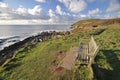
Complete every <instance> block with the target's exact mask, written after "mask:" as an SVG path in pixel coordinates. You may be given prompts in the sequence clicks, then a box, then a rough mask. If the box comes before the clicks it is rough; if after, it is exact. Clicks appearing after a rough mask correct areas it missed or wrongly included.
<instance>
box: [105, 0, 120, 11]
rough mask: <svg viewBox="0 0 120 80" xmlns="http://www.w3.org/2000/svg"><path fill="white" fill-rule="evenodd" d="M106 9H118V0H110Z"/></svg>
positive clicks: (119, 8)
mask: <svg viewBox="0 0 120 80" xmlns="http://www.w3.org/2000/svg"><path fill="white" fill-rule="evenodd" d="M106 11H107V12H112V11H120V1H119V0H110V5H109V7H108V8H107V10H106Z"/></svg>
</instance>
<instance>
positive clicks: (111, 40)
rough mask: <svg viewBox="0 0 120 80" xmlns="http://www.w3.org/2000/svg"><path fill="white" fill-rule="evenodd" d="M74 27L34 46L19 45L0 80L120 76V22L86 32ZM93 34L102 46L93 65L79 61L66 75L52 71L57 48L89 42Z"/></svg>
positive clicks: (1, 69) (93, 79) (0, 71)
mask: <svg viewBox="0 0 120 80" xmlns="http://www.w3.org/2000/svg"><path fill="white" fill-rule="evenodd" d="M75 30H78V29H75ZM75 30H74V31H73V34H71V35H68V36H64V37H62V38H56V39H49V40H47V41H44V42H42V43H39V44H37V45H36V46H34V48H32V49H29V48H27V47H29V46H26V47H25V48H22V49H20V50H19V51H18V52H17V53H16V54H15V55H14V57H13V58H12V59H9V60H7V61H6V63H5V64H4V65H2V66H1V67H0V80H70V79H73V80H119V79H120V67H119V66H120V25H119V24H111V25H105V26H100V27H99V28H96V29H95V30H92V29H90V31H85V32H84V31H81V32H79V31H75ZM74 32H76V33H74ZM91 35H94V38H95V40H96V42H97V44H98V45H99V47H100V49H99V52H98V54H97V56H96V58H95V62H94V64H93V65H92V67H87V66H80V65H79V64H80V62H78V63H77V65H76V66H75V68H74V69H73V70H72V71H68V70H65V74H64V75H61V74H59V75H54V74H52V73H51V72H50V70H49V67H50V66H51V63H52V61H53V60H54V59H55V57H56V54H57V53H58V52H60V51H64V52H67V51H69V50H70V48H71V47H72V46H79V44H80V43H81V42H83V43H86V42H87V41H88V40H89V39H90V36H91ZM92 70H93V71H92Z"/></svg>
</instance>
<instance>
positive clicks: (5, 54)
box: [0, 31, 70, 66]
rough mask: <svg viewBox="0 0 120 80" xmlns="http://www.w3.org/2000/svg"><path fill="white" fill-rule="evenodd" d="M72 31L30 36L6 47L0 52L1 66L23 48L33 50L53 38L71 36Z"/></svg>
mask: <svg viewBox="0 0 120 80" xmlns="http://www.w3.org/2000/svg"><path fill="white" fill-rule="evenodd" d="M69 34H70V31H64V32H56V31H49V32H41V33H39V34H37V35H35V36H30V37H28V38H26V39H24V40H22V41H19V42H17V43H14V44H12V45H10V46H8V47H5V48H4V49H3V50H1V51H0V66H1V65H3V64H4V63H5V62H6V60H7V59H10V58H12V57H13V56H14V54H15V53H16V52H17V51H18V50H19V49H21V48H23V47H28V46H29V47H30V48H33V47H34V46H35V45H36V44H38V43H40V42H43V41H46V40H48V39H51V38H58V37H61V36H65V35H69Z"/></svg>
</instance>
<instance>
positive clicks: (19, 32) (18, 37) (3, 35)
mask: <svg viewBox="0 0 120 80" xmlns="http://www.w3.org/2000/svg"><path fill="white" fill-rule="evenodd" d="M70 29H71V26H70V25H10V26H9V25H7V26H6V25H0V50H2V49H4V48H5V47H8V46H10V45H12V44H14V43H17V42H19V41H22V40H24V39H25V38H27V37H30V36H33V35H37V34H39V33H41V32H44V31H48V32H49V31H59V32H60V31H69V30H70Z"/></svg>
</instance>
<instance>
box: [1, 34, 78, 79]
mask: <svg viewBox="0 0 120 80" xmlns="http://www.w3.org/2000/svg"><path fill="white" fill-rule="evenodd" d="M78 44H79V41H78V39H77V36H74V37H66V38H65V37H64V38H61V39H55V40H54V39H53V40H49V41H46V42H43V43H40V44H38V45H36V47H35V48H33V49H32V50H29V51H28V50H26V49H21V50H20V51H19V52H18V53H17V54H16V55H15V57H14V58H13V59H12V60H10V62H9V63H8V64H6V65H5V66H3V67H2V68H1V70H3V71H2V73H1V75H0V76H1V77H2V78H3V79H5V80H19V79H20V80H41V79H42V80H43V79H44V80H47V79H49V78H50V76H51V74H50V72H49V70H48V68H49V66H50V65H51V62H52V60H53V59H54V57H55V54H56V53H57V52H59V51H68V50H69V48H70V47H71V46H75V45H78Z"/></svg>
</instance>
